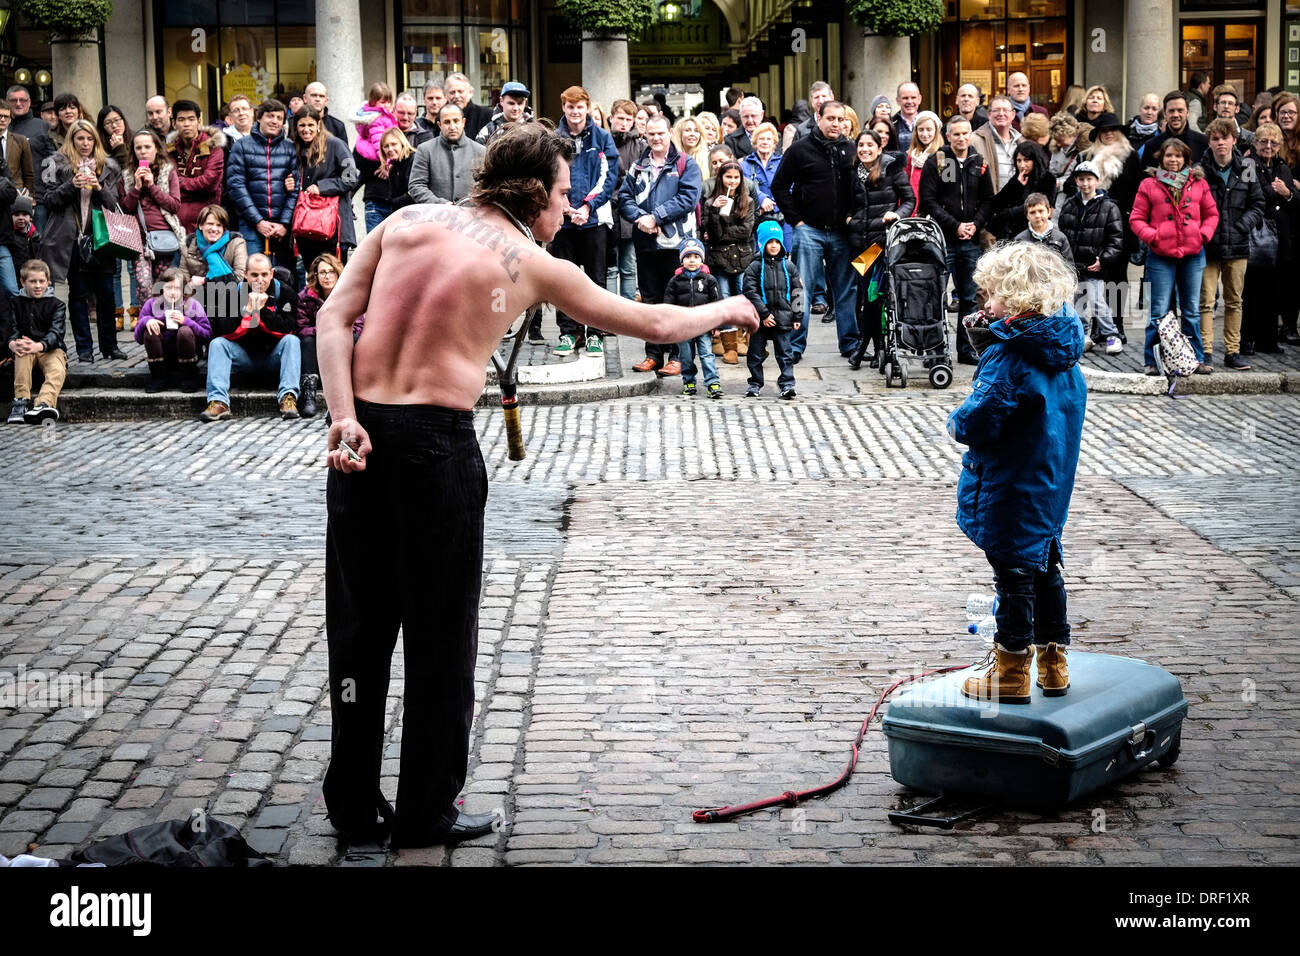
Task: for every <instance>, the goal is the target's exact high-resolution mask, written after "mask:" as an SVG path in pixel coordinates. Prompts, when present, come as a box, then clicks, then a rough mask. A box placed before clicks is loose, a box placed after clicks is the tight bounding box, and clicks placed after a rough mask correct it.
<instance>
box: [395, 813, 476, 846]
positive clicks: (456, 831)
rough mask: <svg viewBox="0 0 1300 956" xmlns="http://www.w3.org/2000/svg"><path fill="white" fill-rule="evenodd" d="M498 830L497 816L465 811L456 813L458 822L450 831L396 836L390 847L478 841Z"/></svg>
mask: <svg viewBox="0 0 1300 956" xmlns="http://www.w3.org/2000/svg"><path fill="white" fill-rule="evenodd" d="M496 828H497V817H496V815H495V814H492V813H466V812H465V811H464V810H460V811H457V813H456V822H455V823H453V824H452V825H451V828H450V829H448V830H435V831H434V832H432V833H430V834H428V835H427V836H424V837H413V836H408V835H405V834H394V835H393V838H392V840H390V841H389V844H388V845H389V846H391V847H393V848H394V849H396V848H398V847H410V848H414V847H422V846H433V845H434V844H435V843H460V842H462V841H464V840H476V839H478V838H479V837H481V836H487V834H489V833H491V832H493V831H494V830H496Z"/></svg>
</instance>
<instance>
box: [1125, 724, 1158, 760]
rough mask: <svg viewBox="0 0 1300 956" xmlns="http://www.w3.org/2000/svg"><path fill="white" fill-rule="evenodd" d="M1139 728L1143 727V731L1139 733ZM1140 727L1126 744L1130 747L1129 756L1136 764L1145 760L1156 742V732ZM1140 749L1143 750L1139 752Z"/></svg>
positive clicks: (1136, 728)
mask: <svg viewBox="0 0 1300 956" xmlns="http://www.w3.org/2000/svg"><path fill="white" fill-rule="evenodd" d="M1138 727H1141V728H1142V730H1141V731H1139V730H1138ZM1138 727H1135V728H1134V734H1133V736H1132V737H1131V738H1130V739H1129V740H1128V741H1127V742H1126V744H1125V745H1126V746H1127V747H1128V754H1129V756H1130V757H1131V758H1133V760H1134V762H1137V761H1140V760H1142V759H1143V758H1145V757H1146V756H1147V754H1149V753H1150V752H1151V748H1152V747H1153V746H1154V745H1155V742H1156V732H1155V731H1154V730H1147V729H1146V728H1145V727H1142V725H1141V724H1139V725H1138ZM1138 747H1141V748H1142V749H1141V750H1139V749H1138Z"/></svg>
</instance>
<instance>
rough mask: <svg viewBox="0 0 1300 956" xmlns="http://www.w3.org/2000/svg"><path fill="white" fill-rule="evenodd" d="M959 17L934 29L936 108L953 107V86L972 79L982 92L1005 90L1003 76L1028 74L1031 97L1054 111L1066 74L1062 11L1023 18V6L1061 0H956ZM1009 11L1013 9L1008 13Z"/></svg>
mask: <svg viewBox="0 0 1300 956" xmlns="http://www.w3.org/2000/svg"><path fill="white" fill-rule="evenodd" d="M960 3H961V8H960V9H961V13H962V18H961V20H960V21H959V22H955V23H945V24H944V25H943V27H942V28H941V29H940V31H939V46H940V48H939V50H938V60H939V79H940V91H941V92H940V110H941V113H942V115H943V116H944V117H945V118H946V117H949V116H951V115H952V114H953V113H954V112H955V111H956V102H955V99H956V93H957V88H958V87H959V86H961V85H962V84H964V83H973V84H975V86H977V87H979V89H980V92H981V93H983V95H984V103H985V104H987V103H988V100H989V97H990V96H992V95H993V94H994V93H1001V92H1004V91H1005V90H1006V88H1007V77H1008V76H1009V75H1010V74H1012V73H1024V74H1025V75H1026V76H1028V77H1029V90H1030V98H1031V99H1032V100H1033V102H1035V103H1037V104H1039V105H1041V106H1045V107H1047V108H1048V110H1049V111H1054V110H1055V108H1056V104H1057V103H1059V102H1060V100H1061V97H1062V96H1063V95H1064V93H1065V85H1066V83H1067V82H1068V76H1069V32H1068V28H1067V22H1068V21H1067V20H1066V18H1065V17H1063V16H1051V17H1043V18H1038V19H1025V18H1024V17H1023V13H1025V12H1027V11H1035V12H1036V11H1039V10H1043V11H1046V12H1048V13H1053V12H1055V11H1058V10H1059V11H1063V10H1064V3H1063V0H1010V3H1009V4H1007V3H1003V2H1001V0H993V2H990V0H960ZM1008 14H1015V15H1016V16H1015V17H1014V18H1012V17H1011V16H1009V15H1008Z"/></svg>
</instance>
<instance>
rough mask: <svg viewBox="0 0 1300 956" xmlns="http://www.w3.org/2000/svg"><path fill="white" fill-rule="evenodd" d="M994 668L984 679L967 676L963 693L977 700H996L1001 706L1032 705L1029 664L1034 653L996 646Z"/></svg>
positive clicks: (994, 646)
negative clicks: (1030, 699) (1030, 703)
mask: <svg viewBox="0 0 1300 956" xmlns="http://www.w3.org/2000/svg"><path fill="white" fill-rule="evenodd" d="M993 653H994V655H995V658H994V661H993V666H992V667H990V668H989V672H988V673H987V674H985V675H984V676H983V677H968V678H966V683H964V684H963V685H962V688H961V692H962V693H963V694H965V695H966V696H967V697H973V698H974V699H975V700H993V701H997V702H998V703H1000V704H1027V703H1029V664H1030V662H1031V661H1032V660H1033V659H1034V655H1033V651H1032V650H1031V649H1030V648H1028V647H1026V648H1025V649H1024V650H1023V651H1020V652H1018V653H1017V652H1016V651H1009V650H1007V649H1006V648H1005V647H1003V646H1002V645H1001V644H994V645H993Z"/></svg>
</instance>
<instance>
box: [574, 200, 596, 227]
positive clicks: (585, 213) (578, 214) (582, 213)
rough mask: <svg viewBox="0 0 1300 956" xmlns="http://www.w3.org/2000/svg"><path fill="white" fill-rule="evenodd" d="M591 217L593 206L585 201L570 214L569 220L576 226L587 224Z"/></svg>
mask: <svg viewBox="0 0 1300 956" xmlns="http://www.w3.org/2000/svg"><path fill="white" fill-rule="evenodd" d="M590 218H591V208H590V207H589V206H587V204H586V203H583V204H582V205H581V206H579V207H578V208H577V209H574V210H573V212H572V213H571V214H570V215H569V222H571V223H573V224H574V225H575V226H585V225H586V224H587V220H588V219H590Z"/></svg>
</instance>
